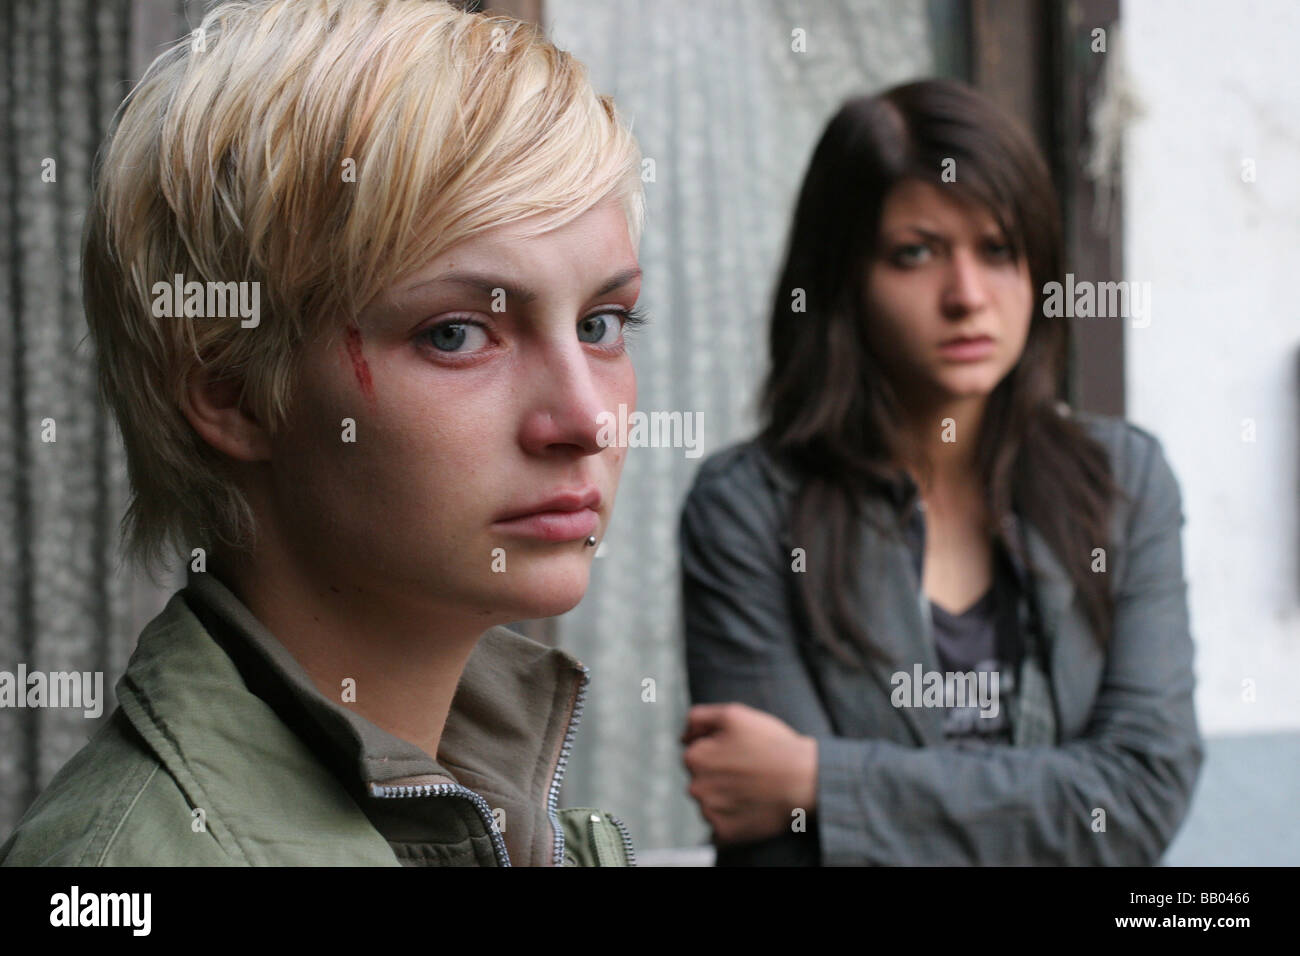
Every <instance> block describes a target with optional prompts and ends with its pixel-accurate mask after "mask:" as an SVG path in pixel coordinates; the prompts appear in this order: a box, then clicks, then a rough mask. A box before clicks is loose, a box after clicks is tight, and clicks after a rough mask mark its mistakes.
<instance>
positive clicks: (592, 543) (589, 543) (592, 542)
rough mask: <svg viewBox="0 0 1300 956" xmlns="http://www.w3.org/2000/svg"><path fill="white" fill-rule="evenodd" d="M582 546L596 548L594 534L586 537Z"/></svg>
mask: <svg viewBox="0 0 1300 956" xmlns="http://www.w3.org/2000/svg"><path fill="white" fill-rule="evenodd" d="M584 544H586V545H587V547H589V548H594V547H595V546H596V536H595V535H594V534H589V535H587V540H586V541H585V542H584Z"/></svg>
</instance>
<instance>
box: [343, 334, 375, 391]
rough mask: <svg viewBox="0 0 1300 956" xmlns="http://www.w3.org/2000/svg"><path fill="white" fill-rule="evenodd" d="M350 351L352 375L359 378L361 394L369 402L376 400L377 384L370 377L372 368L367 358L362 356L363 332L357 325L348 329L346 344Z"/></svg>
mask: <svg viewBox="0 0 1300 956" xmlns="http://www.w3.org/2000/svg"><path fill="white" fill-rule="evenodd" d="M345 344H346V345H347V349H348V358H350V359H351V360H352V373H353V374H354V375H355V376H356V377H357V384H358V385H359V386H360V387H361V394H362V395H364V396H365V397H366V398H367V399H368V400H369V401H372V402H373V401H374V400H375V383H374V379H372V378H371V377H370V366H369V365H367V364H366V359H365V356H364V355H362V354H361V330H360V329H359V328H357V327H356V326H355V325H349V326H348V328H347V339H346V343H345Z"/></svg>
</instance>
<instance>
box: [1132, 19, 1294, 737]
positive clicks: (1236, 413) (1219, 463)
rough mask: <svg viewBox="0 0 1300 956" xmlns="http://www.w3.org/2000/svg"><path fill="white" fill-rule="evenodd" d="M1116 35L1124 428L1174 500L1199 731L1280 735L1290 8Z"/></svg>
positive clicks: (1287, 717) (1290, 636)
mask: <svg viewBox="0 0 1300 956" xmlns="http://www.w3.org/2000/svg"><path fill="white" fill-rule="evenodd" d="M1121 22H1122V24H1123V34H1124V35H1123V40H1124V43H1123V48H1122V55H1123V57H1124V62H1123V64H1122V65H1123V68H1124V72H1125V73H1126V75H1127V83H1128V87H1127V89H1126V90H1125V95H1126V96H1127V97H1131V98H1134V101H1135V102H1136V103H1137V104H1140V115H1136V116H1133V117H1130V118H1128V121H1127V122H1128V125H1127V131H1126V133H1125V138H1124V139H1125V141H1124V150H1125V151H1124V164H1125V165H1124V191H1125V213H1124V215H1125V238H1124V242H1125V257H1126V261H1125V273H1126V274H1125V276H1124V278H1126V279H1129V280H1131V281H1149V282H1150V283H1151V286H1152V303H1151V308H1152V316H1151V322H1150V325H1149V326H1148V327H1146V328H1133V327H1131V326H1130V328H1129V329H1127V330H1126V332H1125V335H1126V343H1127V367H1126V370H1125V374H1126V385H1127V388H1128V395H1129V405H1128V418H1129V419H1130V420H1131V421H1133V422H1134V423H1135V424H1138V425H1140V426H1142V427H1145V428H1148V429H1149V430H1151V431H1152V432H1154V433H1155V434H1156V435H1157V436H1158V437H1159V438H1160V439H1161V441H1162V442H1163V444H1164V447H1165V451H1166V454H1167V455H1168V456H1169V459H1170V462H1171V463H1172V465H1173V468H1174V471H1175V473H1176V474H1177V476H1178V478H1179V481H1180V483H1181V486H1182V491H1183V507H1184V513H1185V515H1186V518H1187V523H1186V525H1185V526H1184V531H1183V547H1184V555H1185V561H1186V570H1187V578H1188V581H1189V586H1190V606H1191V613H1192V627H1193V634H1194V636H1195V638H1196V644H1197V673H1198V678H1199V688H1198V696H1197V707H1198V713H1199V716H1200V719H1201V723H1202V729H1203V731H1204V732H1205V733H1208V734H1223V733H1245V732H1254V731H1263V730H1282V729H1290V730H1294V729H1300V690H1298V689H1297V679H1300V72H1297V66H1296V61H1295V56H1296V53H1297V52H1298V51H1300V4H1297V3H1293V2H1288V0H1244V2H1234V3H1232V4H1221V3H1210V2H1205V0H1136V2H1129V3H1125V4H1124V6H1123V9H1122V14H1121ZM1251 681H1253V685H1251V684H1249V683H1247V682H1251ZM1252 686H1253V691H1254V697H1255V699H1254V701H1253V702H1252V701H1250V700H1249V699H1248V697H1249V691H1250V690H1251V689H1252Z"/></svg>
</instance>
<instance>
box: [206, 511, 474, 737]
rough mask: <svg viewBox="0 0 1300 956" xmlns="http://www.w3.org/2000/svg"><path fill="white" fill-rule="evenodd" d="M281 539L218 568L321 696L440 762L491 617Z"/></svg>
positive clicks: (216, 563) (266, 538) (267, 540)
mask: <svg viewBox="0 0 1300 956" xmlns="http://www.w3.org/2000/svg"><path fill="white" fill-rule="evenodd" d="M277 541H278V539H276V538H274V537H273V536H272V535H271V534H265V535H262V536H261V542H260V544H261V549H260V550H259V552H258V553H257V554H256V555H255V556H253V557H252V558H251V559H241V561H240V562H238V563H225V562H222V561H221V560H220V559H219V558H217V557H215V556H214V558H213V559H212V561H211V567H212V570H213V572H214V573H216V574H217V576H218V577H219V578H220V579H221V580H222V582H223V583H224V584H226V586H227V587H228V588H230V590H231V591H232V592H233V593H234V594H235V596H236V597H238V598H239V599H240V600H241V601H242V602H243V603H244V604H245V605H246V606H247V607H248V609H249V610H250V611H251V612H252V613H253V615H254V616H255V617H256V618H257V619H258V620H259V621H261V622H262V624H263V625H265V626H266V628H267V629H268V630H269V631H270V632H271V633H272V634H273V635H275V638H276V639H277V640H278V641H279V642H280V643H281V644H283V645H284V646H285V648H286V649H287V650H288V651H289V653H290V654H292V655H293V657H294V659H295V660H297V662H298V663H299V664H300V665H302V667H303V669H304V670H305V671H306V672H307V674H308V676H310V677H311V680H312V683H313V684H315V685H316V689H317V690H319V691H320V692H321V694H323V695H324V696H325V697H327V698H329V699H330V700H333V701H335V702H336V703H339V704H341V705H342V706H344V707H347V708H350V709H352V710H355V711H356V712H357V713H359V714H361V715H362V716H363V717H365V718H366V719H367V720H369V721H370V722H371V723H373V724H375V725H377V726H378V727H380V728H382V729H383V730H385V731H387V732H388V733H390V734H393V735H394V736H395V737H399V738H401V739H403V740H406V741H408V742H410V743H412V744H414V745H415V746H417V747H419V748H420V749H422V750H423V751H424V752H425V753H427V754H429V756H430V757H434V758H435V759H436V757H437V752H438V742H439V741H440V740H441V738H442V732H443V728H444V726H445V725H446V722H447V715H448V713H449V712H450V711H451V701H452V697H453V696H454V694H455V692H456V685H457V683H458V682H459V681H460V675H461V672H462V671H463V670H464V669H465V664H466V662H467V661H468V660H469V655H470V653H471V652H472V651H473V649H474V645H475V644H476V643H477V641H478V639H479V637H481V636H482V634H483V632H484V630H485V625H484V623H483V622H482V620H481V619H480V620H478V621H477V622H475V621H474V620H472V619H470V618H468V617H466V616H465V615H464V614H463V613H461V614H459V615H458V614H457V613H456V612H455V611H452V610H450V609H447V608H440V607H437V606H435V605H432V604H414V603H412V602H410V601H409V600H408V599H407V598H406V597H405V596H404V595H402V594H399V593H396V592H394V591H391V590H382V589H380V588H379V587H377V586H375V585H374V584H373V578H367V579H365V580H345V579H338V578H332V577H331V569H330V568H329V567H314V566H312V565H311V564H310V563H309V562H307V561H304V560H302V558H301V556H299V555H296V554H293V553H291V552H288V551H286V550H285V549H282V548H279V547H277V546H276V544H277ZM345 682H347V683H345ZM347 688H351V689H352V690H351V692H349V691H348V690H347Z"/></svg>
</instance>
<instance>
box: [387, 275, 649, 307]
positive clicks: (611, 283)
mask: <svg viewBox="0 0 1300 956" xmlns="http://www.w3.org/2000/svg"><path fill="white" fill-rule="evenodd" d="M639 278H641V270H640V269H639V268H637V267H635V266H634V267H633V268H631V269H624V270H623V271H622V272H616V273H614V275H612V276H610V277H609V279H607V280H606V281H605V283H604V284H603V285H602V286H601V287H600V288H599V289H597V290H596V291H595V293H593V297H597V296H602V295H609V293H611V292H613V291H614V290H615V289H621V288H623V286H625V285H627V284H628V283H629V282H632V281H634V280H636V279H639ZM435 282H452V283H455V284H457V285H463V286H468V287H469V288H471V289H477V290H479V291H480V292H483V293H485V294H486V295H494V294H496V290H497V289H501V290H503V291H504V292H505V294H506V298H507V299H510V300H511V301H513V302H517V303H520V304H521V305H527V304H528V303H529V302H532V301H533V300H534V299H536V298H537V290H535V289H529V288H527V287H526V286H521V285H516V284H515V283H512V282H508V281H506V280H505V279H501V278H499V277H497V276H492V275H489V274H487V273H483V272H448V273H445V274H443V275H440V276H435V277H434V278H432V279H427V280H425V281H424V282H420V283H417V284H416V285H413V286H411V288H410V289H409V290H408V292H414V291H415V290H416V289H420V288H423V287H424V286H426V285H431V284H432V283H435Z"/></svg>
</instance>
